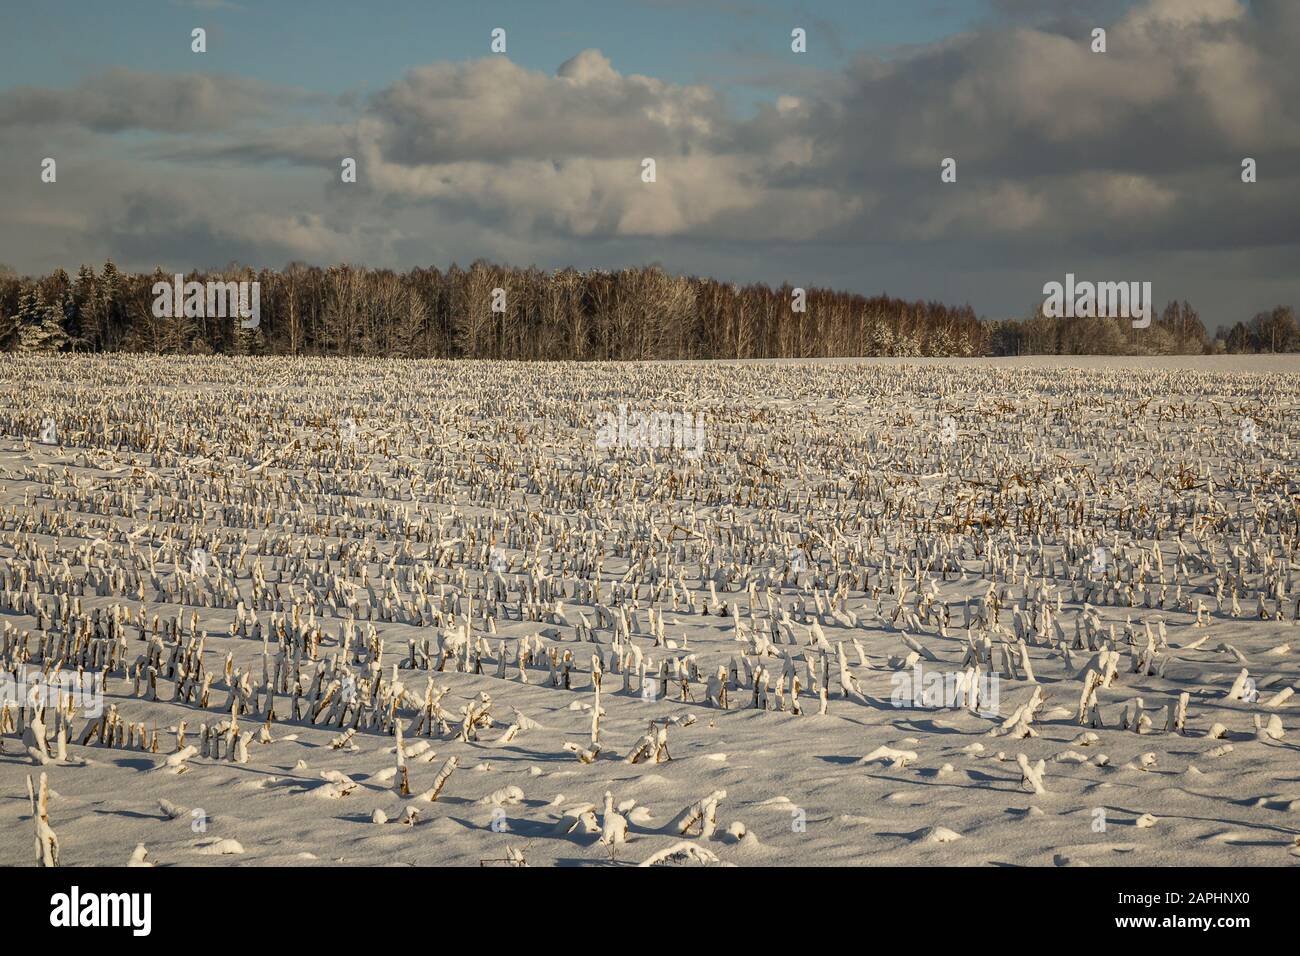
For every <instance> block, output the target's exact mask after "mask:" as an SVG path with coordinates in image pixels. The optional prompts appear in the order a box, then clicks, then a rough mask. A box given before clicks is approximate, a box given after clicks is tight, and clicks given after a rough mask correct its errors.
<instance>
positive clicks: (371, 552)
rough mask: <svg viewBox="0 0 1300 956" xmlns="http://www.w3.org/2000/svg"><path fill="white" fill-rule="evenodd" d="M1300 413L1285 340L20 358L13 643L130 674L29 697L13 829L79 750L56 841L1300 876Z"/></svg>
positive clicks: (54, 797) (10, 510) (446, 856)
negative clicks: (81, 694)
mask: <svg viewBox="0 0 1300 956" xmlns="http://www.w3.org/2000/svg"><path fill="white" fill-rule="evenodd" d="M620 406H622V408H620ZM1298 407H1300V361H1297V359H1296V358H1295V357H1282V358H1267V359H1265V358H1258V359H1257V358H1240V357H1238V358H1224V359H1207V358H1200V357H1197V358H1192V359H1179V358H1170V359H1139V360H1132V359H1129V360H1109V359H1096V360H1089V359H1067V360H1048V359H1043V358H1033V359H1025V360H967V361H953V362H944V361H928V362H922V363H905V362H900V361H871V362H854V361H835V362H810V363H790V362H783V363H760V362H756V363H743V364H720V363H707V364H705V363H663V364H642V365H612V364H611V365H575V364H552V365H519V364H501V363H484V362H468V363H436V362H433V363H402V362H385V361H339V360H300V361H291V360H282V359H270V360H231V359H175V358H158V357H139V358H116V359H108V358H102V359H101V358H70V357H66V356H65V357H55V358H45V359H18V358H9V357H6V360H5V362H4V363H3V364H2V365H0V505H3V513H2V515H0V620H2V621H3V623H4V646H3V662H2V663H3V666H4V667H5V668H6V669H7V670H8V671H9V672H10V675H11V678H12V677H13V676H14V674H15V672H19V673H22V672H26V673H30V672H32V671H39V670H41V669H46V670H49V669H51V668H53V667H54V666H55V665H56V663H57V664H59V665H61V667H62V670H63V671H64V672H65V673H69V672H71V673H75V672H76V669H77V666H78V665H79V664H80V665H81V666H82V667H83V668H84V671H85V672H86V673H88V674H89V673H94V672H96V671H98V670H99V669H102V668H103V667H104V665H105V661H106V660H107V661H108V662H109V663H108V671H109V674H108V677H107V681H106V683H107V693H106V695H105V697H104V700H103V706H104V709H105V714H104V715H102V716H100V717H96V716H94V715H93V712H94V707H93V706H92V707H90V708H89V709H87V708H85V707H82V706H80V703H82V702H74V704H73V705H72V706H70V711H71V713H70V714H69V719H68V720H67V722H66V726H65V728H64V732H65V733H66V736H67V737H68V742H67V743H66V746H65V747H64V750H65V755H64V756H63V757H60V756H59V750H60V740H59V737H60V721H59V720H58V719H57V718H56V716H55V711H56V709H57V706H56V705H55V704H54V703H53V702H51V706H48V707H47V708H45V711H44V715H43V716H44V720H43V725H44V727H43V729H44V733H39V732H35V731H34V730H33V729H32V727H33V725H32V718H33V716H36V715H37V714H38V713H39V712H38V711H35V710H32V709H30V708H29V709H27V710H25V711H20V710H19V708H18V706H17V705H16V704H13V703H10V704H9V705H7V707H6V708H5V710H4V712H3V714H0V743H2V744H3V750H2V751H0V797H2V798H3V799H0V864H6V865H14V864H24V865H26V864H30V863H32V862H34V861H35V855H34V850H33V838H34V835H35V832H36V831H35V828H34V823H33V820H32V815H31V809H30V806H29V802H28V796H27V778H28V776H29V775H30V776H31V778H32V780H33V783H34V784H35V783H36V782H38V780H39V775H40V773H42V772H44V773H45V774H46V775H47V776H48V784H49V788H50V791H51V793H50V796H49V800H48V807H47V813H48V820H49V826H50V827H51V828H52V829H53V831H54V833H55V834H56V835H57V839H58V841H59V853H60V864H61V865H101V864H124V863H126V862H127V860H128V858H130V857H131V856H132V854H133V851H136V848H137V846H138V845H141V844H142V845H143V846H144V848H145V849H144V851H143V852H144V853H145V854H147V857H146V859H147V860H149V861H156V862H157V863H158V864H159V865H232V864H279V865H285V864H288V865H299V864H301V865H308V864H347V865H384V864H399V865H400V864H468V865H478V864H479V863H480V862H482V861H493V862H494V863H495V864H496V865H509V864H510V863H512V862H518V861H520V860H522V861H526V862H527V863H528V864H529V865H551V864H602V865H608V864H610V863H611V862H613V863H616V864H619V865H627V864H633V863H639V862H643V861H647V860H652V859H655V858H656V857H661V856H667V857H668V860H669V861H671V862H688V861H694V862H711V861H713V860H717V861H719V862H722V863H732V864H740V865H763V864H776V863H783V864H790V863H793V864H821V865H824V864H883V863H889V864H959V865H988V864H1029V865H1049V866H1050V865H1054V864H1055V865H1066V864H1081V863H1082V864H1111V865H1126V864H1133V865H1164V864H1197V865H1207V866H1246V865H1286V864H1292V865H1294V864H1296V863H1298V862H1300V849H1298V848H1297V842H1298V840H1300V695H1296V696H1290V695H1291V694H1292V693H1293V692H1294V689H1295V688H1296V686H1297V684H1300V633H1297V630H1296V617H1297V612H1298V609H1300V604H1298V601H1300V580H1298V578H1300V573H1298V571H1297V566H1296V565H1297V557H1298V556H1297V551H1296V549H1297V520H1298V517H1300V472H1298V471H1297V458H1298V452H1297V450H1298V449H1300V443H1298V439H1300V418H1298V417H1297V408H1298ZM641 415H658V416H659V419H658V425H659V426H660V428H659V438H660V444H661V445H664V444H666V445H668V446H670V447H659V448H657V449H647V448H644V447H635V446H636V445H638V444H642V445H644V444H645V443H644V442H638V441H637V440H636V432H635V425H636V423H637V421H638V417H639V416H641ZM697 415H698V416H700V417H698V418H697V417H696V416H697ZM46 419H51V420H52V423H53V428H54V431H53V433H52V434H51V433H50V432H49V431H48V429H49V423H47V422H46V421H45V420H46ZM652 420H653V419H652ZM620 423H621V424H620ZM683 426H685V427H683ZM700 426H702V429H703V434H702V435H700V436H698V437H700V438H701V439H702V443H701V445H698V446H697V445H696V444H695V439H696V437H697V433H696V431H695V429H696V428H697V427H700ZM42 431H45V432H46V437H47V438H50V437H53V438H54V443H53V444H46V443H42V442H41V441H40V440H39V439H40V436H41V433H42ZM677 439H684V440H677ZM697 448H701V449H702V453H700V454H696V450H697ZM1234 603H1235V607H1234ZM96 612H97V618H96ZM1198 614H1199V617H1200V623H1199V624H1198V620H1197V619H1198ZM97 634H98V635H99V636H98V637H96V635H97ZM521 647H522V649H523V651H524V652H525V661H524V663H522V664H521V662H520V658H521ZM412 665H414V666H412ZM597 669H598V670H599V671H600V672H601V674H602V676H601V678H600V683H601V692H600V694H599V705H598V706H599V707H600V708H601V716H600V719H599V723H598V727H596V728H593V708H595V707H596V706H597V695H596V692H595V688H594V686H593V671H594V670H597ZM480 671H481V672H480ZM1089 672H1092V676H1090V675H1089ZM720 674H721V677H719V675H720ZM933 675H937V676H933ZM792 679H797V681H798V694H797V696H792V693H791V690H792ZM968 679H969V680H970V681H971V682H972V684H973V686H976V687H978V688H980V689H981V690H982V691H983V698H984V699H983V700H982V701H976V702H972V701H970V700H969V698H968V695H966V694H965V693H964V692H963V688H964V687H965V686H969V685H966V684H965V683H964V682H965V681H967V680H968ZM1099 681H1100V682H1099ZM913 687H917V688H919V689H921V690H922V691H923V695H922V699H919V700H907V699H906V698H907V697H909V696H910V694H911V689H912V688H913ZM205 688H206V693H205ZM724 689H725V694H726V704H727V706H726V707H725V708H724V707H722V706H720V703H721V702H720V700H719V698H720V696H721V694H722V692H723V691H724ZM272 690H273V691H274V694H273V696H272V694H271V693H270V691H272ZM926 691H928V692H929V693H928V694H926V693H925V692H926ZM823 692H824V699H823ZM205 696H206V705H205V704H204V703H203V698H204V697H205ZM272 709H273V710H274V718H273V719H271V720H269V722H268V713H269V711H271V710H272ZM1184 710H1185V720H1184V719H1183V717H1182V714H1183V712H1184ZM232 713H233V715H234V719H235V721H237V726H236V727H234V728H232V726H231V723H232ZM295 713H297V714H298V715H299V716H298V717H297V718H296V719H295V717H294V714H295ZM109 714H112V715H114V716H115V717H116V719H117V720H118V721H120V727H118V728H117V729H116V730H111V731H107V733H106V734H105V736H106V738H111V737H113V736H114V735H115V734H116V735H120V737H121V745H120V746H109V745H108V741H107V740H105V741H104V742H100V740H99V736H100V735H99V733H98V732H97V731H98V730H101V729H103V730H107V728H106V727H105V722H106V720H107V717H108V715H109ZM97 721H98V722H99V723H98V726H96V722H97ZM182 724H183V725H184V744H185V746H186V747H188V746H190V745H193V746H194V747H196V748H202V749H201V750H200V751H199V752H195V753H194V754H193V755H192V756H189V757H188V758H183V757H181V756H178V755H177V750H178V731H179V729H180V727H181V725H182ZM398 726H400V728H401V745H400V746H401V757H400V758H399V753H398V746H399V745H398V739H397V737H395V736H394V731H395V730H396V728H397V727H398ZM88 727H89V728H91V730H92V731H95V733H94V735H93V739H92V740H91V741H90V742H88V743H86V744H84V745H83V744H82V743H81V741H82V739H83V736H84V735H85V734H86V733H87V728H88ZM350 728H356V729H355V733H349V732H348V731H349V729H350ZM205 732H206V733H205ZM142 740H143V744H141V741H142ZM155 745H156V750H155V749H154V747H155ZM205 745H210V746H205ZM213 748H215V749H213ZM203 751H206V752H207V755H206V756H205V755H204V753H203ZM452 758H454V762H453V760H452ZM42 762H43V763H44V766H36V764H39V763H42ZM399 764H401V765H403V766H404V771H403V770H402V769H401V768H400V767H399ZM182 770H183V772H180V771H182ZM403 772H404V773H405V776H406V779H407V781H408V789H409V791H410V793H409V795H403V794H402V793H401V792H400V789H401V788H400V780H401V776H402V774H403ZM448 774H449V775H448ZM439 783H441V786H440V788H439V787H438V784H439ZM435 789H436V790H437V793H436V799H430V797H431V796H433V794H432V793H431V791H433V790H435ZM1036 790H1038V791H1041V792H1035V791H1036ZM693 810H695V811H700V812H692V811H693ZM710 831H711V832H710ZM687 847H688V848H690V849H689V850H688V849H685V848H687ZM137 855H139V854H138V852H137Z"/></svg>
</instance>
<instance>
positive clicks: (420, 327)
mask: <svg viewBox="0 0 1300 956" xmlns="http://www.w3.org/2000/svg"><path fill="white" fill-rule="evenodd" d="M172 280H173V277H172V276H171V275H170V274H166V273H163V272H162V271H160V270H156V271H155V272H152V273H125V272H122V271H120V270H118V269H117V268H116V266H114V265H113V263H112V262H111V261H109V262H106V263H105V264H104V267H103V269H101V270H100V271H99V272H98V273H97V272H96V271H95V270H94V269H93V268H92V267H90V266H82V267H81V269H80V270H79V271H78V272H77V275H76V276H75V278H74V277H71V276H69V275H68V274H67V273H66V272H65V271H63V270H62V269H60V270H58V271H56V272H54V273H53V274H52V275H48V276H43V277H39V278H29V277H18V276H15V275H13V274H12V273H11V272H9V271H8V270H2V271H0V349H3V350H6V351H18V352H51V351H90V352H117V351H131V352H160V353H189V354H210V353H226V354H275V355H379V356H394V357H399V358H455V357H463V358H490V359H576V360H595V359H691V358H716V359H727V358H814V357H820V356H858V355H864V356H869V355H894V356H970V355H1016V354H1055V353H1105V354H1143V353H1161V354H1163V353H1177V352H1202V351H1213V350H1221V351H1222V350H1226V351H1287V350H1291V349H1296V348H1300V336H1297V332H1296V324H1295V317H1294V314H1293V312H1292V311H1291V309H1290V308H1279V309H1275V310H1274V311H1273V312H1271V313H1262V314H1261V315H1260V316H1256V317H1255V319H1254V320H1252V322H1250V323H1249V324H1246V323H1238V324H1237V326H1236V327H1234V328H1232V329H1224V330H1221V331H1220V336H1221V338H1220V340H1218V341H1207V339H1206V334H1205V328H1204V326H1203V325H1202V323H1201V320H1200V318H1199V316H1197V314H1196V312H1195V310H1193V309H1192V308H1191V306H1190V305H1188V304H1187V303H1186V302H1183V303H1171V304H1170V305H1169V306H1168V307H1166V309H1165V311H1164V313H1163V314H1162V315H1161V316H1160V317H1159V318H1158V319H1157V320H1156V321H1154V322H1153V323H1152V325H1151V327H1150V328H1148V329H1140V330H1139V329H1132V328H1130V327H1129V323H1128V322H1126V321H1123V322H1121V321H1115V320H1108V319H1049V318H1045V317H1044V316H1042V314H1041V310H1039V311H1038V314H1036V315H1034V316H1033V317H1031V318H1028V319H1023V320H1010V321H992V322H990V321H982V320H981V319H980V318H979V317H977V316H976V314H975V311H974V310H973V309H972V308H971V307H970V306H969V305H963V306H956V307H953V306H949V305H945V304H943V303H939V302H923V301H908V300H905V299H896V298H891V297H889V296H885V295H880V296H873V297H867V296H862V295H856V294H851V293H847V292H837V291H834V290H830V289H818V288H809V289H808V290H807V292H806V295H805V296H804V297H803V301H802V302H800V296H798V295H797V294H796V290H795V289H794V288H793V287H792V286H790V285H784V286H779V287H776V288H772V287H769V286H766V285H759V284H754V285H746V286H739V285H734V284H729V283H724V282H718V281H716V280H714V279H708V278H697V277H694V276H691V277H685V276H672V275H668V274H667V273H665V272H664V271H663V270H662V269H660V268H658V267H655V266H649V267H642V268H631V269H620V270H618V271H613V272H610V271H604V270H595V271H587V272H579V271H577V270H575V269H560V270H557V271H554V272H546V271H542V270H540V269H536V268H528V269H523V268H514V267H509V266H497V265H492V264H491V263H487V262H483V261H479V262H475V263H474V264H473V265H471V266H470V267H469V268H468V269H462V268H460V267H459V266H455V265H453V266H451V267H450V268H449V269H447V270H446V271H445V272H444V271H441V270H439V269H436V268H430V269H413V270H411V271H410V272H405V273H399V272H393V271H391V270H388V269H367V268H360V267H355V266H349V265H337V266H330V267H328V268H319V267H315V266H307V265H301V264H296V263H295V264H291V265H289V266H288V267H287V268H285V269H283V270H279V271H274V270H267V269H263V270H262V271H260V272H254V271H253V270H252V269H248V268H242V267H236V266H231V267H229V268H227V269H224V270H220V271H213V272H191V273H188V274H186V276H185V280H186V281H187V282H199V283H205V284H206V283H208V282H223V283H224V282H241V281H242V282H247V281H254V280H255V281H257V282H258V283H259V301H260V314H259V322H258V325H257V327H256V328H253V329H242V328H240V323H239V322H238V321H237V320H234V319H230V318H216V317H212V316H207V317H198V316H194V317H185V318H159V317H157V316H156V315H155V310H154V308H153V305H154V301H155V299H156V298H157V297H156V296H155V294H154V291H153V289H154V285H155V283H159V282H162V283H168V284H170V283H171V282H172ZM496 290H502V291H503V293H504V294H501V293H498V292H496ZM494 304H495V305H497V306H498V307H503V309H504V311H494V310H493V306H494ZM799 305H803V308H802V310H801V309H800V308H798V306H799Z"/></svg>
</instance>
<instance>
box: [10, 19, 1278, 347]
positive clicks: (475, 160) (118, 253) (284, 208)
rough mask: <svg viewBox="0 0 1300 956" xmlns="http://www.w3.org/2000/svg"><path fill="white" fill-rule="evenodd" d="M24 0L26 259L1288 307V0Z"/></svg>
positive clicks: (1022, 304) (21, 153) (15, 179)
mask: <svg viewBox="0 0 1300 956" xmlns="http://www.w3.org/2000/svg"><path fill="white" fill-rule="evenodd" d="M10 7H11V9H8V10H6V13H5V22H6V31H7V33H6V39H8V40H10V41H11V42H9V43H6V44H5V46H6V49H5V51H4V56H0V264H5V265H8V266H10V267H12V268H14V269H16V270H18V271H20V272H28V273H38V272H45V271H49V270H51V269H54V268H57V267H60V266H61V267H64V268H69V269H75V268H76V266H77V265H79V264H80V263H82V262H102V261H103V260H104V259H105V258H107V257H110V256H111V257H113V258H114V259H115V261H117V262H118V264H119V265H120V266H122V267H123V268H128V269H138V270H149V269H152V268H154V267H155V266H157V267H160V268H163V269H164V270H165V271H173V270H177V269H190V268H203V267H213V266H223V265H226V264H227V263H230V262H242V263H247V264H251V265H255V266H270V267H279V266H283V265H284V264H285V263H286V262H288V261H292V260H300V261H306V262H311V263H315V264H320V265H328V264H330V263H332V262H341V261H348V262H354V263H358V264H364V265H370V266H386V267H392V268H410V267H412V266H415V265H426V266H427V265H438V266H441V267H445V266H447V265H449V264H450V263H451V262H453V261H454V262H458V263H461V264H467V263H469V262H471V261H473V260H474V259H476V258H487V259H491V260H494V261H498V262H506V263H510V264H514V265H538V266H540V267H543V268H558V267H562V266H567V265H573V266H577V267H579V268H618V267H620V266H624V265H640V264H645V263H648V262H657V263H660V264H662V265H663V266H664V267H665V268H667V269H669V270H670V271H674V272H683V273H696V274H708V275H713V276H715V277H717V278H720V279H723V280H727V281H734V282H738V283H745V282H765V283H768V284H771V285H779V284H781V283H783V282H787V281H789V282H791V283H793V284H796V285H803V286H806V287H811V286H815V285H823V286H834V287H839V288H844V289H850V290H854V291H859V292H863V293H867V294H874V293H878V292H882V291H883V292H888V293H890V294H894V295H903V296H908V297H915V298H925V299H943V300H945V301H949V302H953V303H962V302H968V303H970V304H971V305H973V306H974V307H975V308H976V310H977V311H978V312H980V313H981V314H983V315H986V316H990V317H997V316H1004V315H1023V314H1025V313H1026V312H1027V311H1028V310H1029V309H1030V308H1032V306H1033V303H1034V302H1035V301H1041V297H1042V293H1041V289H1042V286H1043V285H1044V283H1046V282H1049V281H1059V280H1061V279H1062V278H1063V276H1064V275H1065V274H1066V273H1067V272H1072V273H1074V274H1076V275H1078V276H1080V277H1081V278H1091V279H1093V280H1096V281H1139V280H1141V281H1151V282H1152V283H1153V287H1154V294H1155V298H1156V300H1157V302H1164V301H1166V300H1168V299H1170V298H1179V299H1183V298H1186V299H1189V300H1191V301H1192V303H1193V304H1194V305H1196V306H1197V307H1198V308H1200V309H1201V311H1202V313H1203V315H1204V317H1205V319H1206V322H1207V324H1208V325H1210V326H1211V328H1213V327H1214V326H1215V325H1216V324H1218V323H1219V322H1232V321H1236V320H1237V319H1241V318H1244V319H1249V318H1250V316H1251V315H1252V314H1253V313H1254V311H1258V310H1260V309H1264V308H1269V307H1272V306H1273V305H1276V304H1278V303H1280V302H1290V303H1297V304H1300V279H1298V278H1297V272H1296V270H1295V268H1294V263H1295V262H1297V261H1300V71H1297V70H1296V69H1295V67H1294V64H1295V63H1296V62H1297V61H1300V2H1297V0H1253V2H1251V3H1247V2H1246V0H897V2H887V0H857V2H852V0H804V2H794V3H782V2H776V0H606V2H585V0H545V2H543V0H528V2H500V0H480V2H474V3H462V2H430V0H423V2H421V0H375V2H370V3H360V2H356V3H350V2H344V0H318V2H312V3H308V2H280V0H264V2H257V0H154V2H145V0H117V2H113V3H103V2H88V0H80V2H73V0H45V2H39V3H37V2H31V3H27V2H23V3H17V4H11V5H10ZM195 26H202V27H204V28H206V29H207V31H208V52H207V53H205V54H201V55H200V54H195V53H192V52H191V51H190V30H191V29H192V28H193V27H195ZM795 26H800V27H803V28H805V29H806V30H807V32H808V52H807V53H804V54H795V53H793V52H792V51H791V50H790V30H791V29H792V28H793V27H795ZM1097 26H1101V27H1103V28H1105V29H1106V30H1107V31H1108V36H1109V44H1110V45H1109V49H1108V50H1107V52H1106V53H1105V54H1104V55H1098V54H1096V53H1094V52H1093V51H1091V50H1090V47H1089V44H1090V35H1091V30H1092V29H1093V28H1094V27H1097ZM494 27H503V28H505V29H506V30H507V37H508V51H507V54H506V55H505V56H499V55H493V54H491V53H490V52H489V34H490V31H491V30H492V29H493V28H494ZM14 40H16V41H17V42H12V41H14ZM647 156H651V157H656V158H657V162H658V164H659V165H658V180H657V182H656V183H655V184H654V185H653V186H647V184H645V183H643V182H642V181H641V179H640V167H641V161H642V159H643V158H644V157H647ZM44 157H54V158H56V159H57V160H58V170H59V175H58V180H57V183H53V184H50V183H43V182H42V181H41V180H40V178H39V175H38V170H39V165H40V162H41V160H42V158H44ZM342 157H354V158H356V159H357V160H358V167H359V177H358V182H357V183H355V184H352V185H350V186H347V185H343V184H341V183H340V181H339V163H340V160H341V158H342ZM948 157H952V158H955V159H956V160H957V166H958V178H957V181H956V182H955V183H951V184H945V183H942V182H941V181H940V177H939V167H940V163H941V161H942V160H943V159H944V158H948ZM1243 157H1253V158H1255V159H1256V160H1257V162H1258V168H1259V171H1260V173H1259V178H1258V182H1257V183H1255V184H1252V185H1250V186H1246V185H1244V184H1243V183H1242V182H1241V180H1240V169H1239V164H1240V163H1241V161H1242V158H1243Z"/></svg>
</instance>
